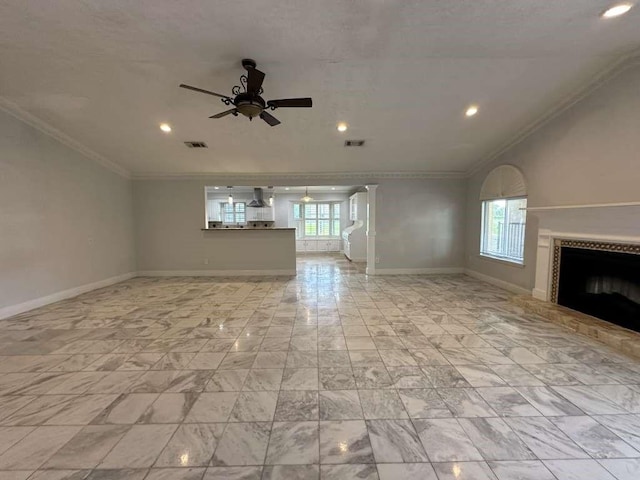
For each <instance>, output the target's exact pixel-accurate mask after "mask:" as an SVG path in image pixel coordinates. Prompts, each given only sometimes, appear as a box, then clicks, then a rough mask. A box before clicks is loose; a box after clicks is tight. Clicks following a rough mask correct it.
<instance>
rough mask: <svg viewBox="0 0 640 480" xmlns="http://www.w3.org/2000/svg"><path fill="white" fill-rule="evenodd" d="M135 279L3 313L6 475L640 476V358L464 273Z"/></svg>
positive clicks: (318, 270)
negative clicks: (524, 306) (571, 329)
mask: <svg viewBox="0 0 640 480" xmlns="http://www.w3.org/2000/svg"><path fill="white" fill-rule="evenodd" d="M298 269H299V273H298V276H297V277H296V278H136V279H132V280H130V281H127V282H124V283H120V284H117V285H114V286H112V287H108V288H104V289H101V290H97V291H94V292H90V293H87V294H84V295H82V296H80V297H77V298H74V299H70V300H67V301H63V302H59V303H56V304H53V305H49V306H47V307H44V308H41V309H38V310H34V311H30V312H27V313H24V314H22V315H18V316H16V317H12V318H9V319H5V320H3V321H0V480H9V479H11V480H25V479H29V480H45V479H47V480H52V479H56V480H62V479H74V480H75V479H88V480H98V479H100V480H108V479H121V480H131V479H135V480H138V479H139V480H143V479H146V480H164V479H167V480H168V479H171V480H214V479H230V480H233V479H256V480H257V479H271V480H277V479H287V480H296V479H301V480H306V479H327V480H329V479H331V480H336V479H353V478H357V479H364V480H373V479H381V480H389V479H393V480H402V479H424V480H449V479H452V480H453V479H457V480H460V479H462V480H464V479H474V480H482V479H493V480H516V479H518V480H529V479H531V480H546V479H556V480H572V479H581V480H582V479H592V480H593V479H596V480H597V479H608V480H612V479H617V480H630V479H638V478H640V363H639V362H637V361H635V360H633V359H631V358H627V357H625V356H623V355H620V354H618V353H616V352H615V351H612V350H611V349H610V348H608V347H606V346H603V345H601V344H598V343H596V342H595V341H593V340H591V339H589V338H587V337H582V336H579V335H577V334H575V333H572V332H569V331H567V330H563V329H562V328H561V327H560V326H558V325H556V324H553V323H549V322H547V321H545V320H542V319H541V318H539V317H536V316H533V315H530V314H525V313H524V312H523V311H522V310H521V309H520V307H518V306H516V305H515V304H513V303H511V302H510V301H509V298H510V294H508V293H507V292H505V291H503V290H500V289H497V288H495V287H493V286H490V285H488V284H485V283H482V282H479V281H477V280H474V279H471V278H469V277H465V276H462V275H453V276H385V277H366V276H365V275H363V273H362V269H361V268H359V267H358V266H357V265H356V266H354V265H353V264H350V263H349V262H347V261H345V260H344V259H341V258H340V257H337V256H325V257H321V256H308V257H307V256H305V257H301V258H300V259H299V262H298Z"/></svg>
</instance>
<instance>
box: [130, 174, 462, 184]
mask: <svg viewBox="0 0 640 480" xmlns="http://www.w3.org/2000/svg"><path fill="white" fill-rule="evenodd" d="M465 177H466V175H465V173H464V172H427V171H424V172H420V171H418V172H309V173H291V172H274V173H267V172H264V173H260V172H254V173H216V172H140V173H133V174H132V178H133V180H200V181H211V182H216V183H219V184H221V185H225V184H236V185H237V184H243V185H247V186H252V185H256V186H261V185H265V184H267V183H269V184H271V183H275V184H278V185H279V186H287V185H291V186H297V185H296V184H295V182H301V181H304V180H312V181H316V182H321V181H327V180H329V181H341V183H342V184H344V183H345V182H344V181H345V180H354V181H356V183H360V184H362V183H366V182H367V181H371V180H377V179H384V178H400V179H403V178H406V179H412V178H415V179H422V178H465ZM289 182H292V183H289ZM303 183H309V182H303ZM317 184H318V185H323V183H317ZM309 186H312V185H311V184H309Z"/></svg>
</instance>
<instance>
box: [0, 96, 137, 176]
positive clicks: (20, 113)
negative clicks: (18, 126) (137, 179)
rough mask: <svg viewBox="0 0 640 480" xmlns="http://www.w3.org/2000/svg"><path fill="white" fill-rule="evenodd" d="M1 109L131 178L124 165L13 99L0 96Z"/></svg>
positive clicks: (101, 164)
mask: <svg viewBox="0 0 640 480" xmlns="http://www.w3.org/2000/svg"><path fill="white" fill-rule="evenodd" d="M0 109H1V110H3V111H5V112H7V113H8V114H9V115H11V116H12V117H14V118H17V119H18V120H20V121H21V122H23V123H26V124H27V125H29V126H30V127H33V128H35V129H36V130H38V131H39V132H42V133H44V134H45V135H47V136H49V137H51V138H54V139H55V140H57V141H58V142H60V143H62V144H63V145H66V146H67V147H69V148H71V149H73V150H75V151H76V152H78V153H80V154H82V155H84V156H85V157H87V158H88V159H90V160H93V161H94V162H96V163H98V164H99V165H100V166H102V167H104V168H106V169H107V170H110V171H112V172H114V173H117V174H118V175H120V176H121V177H124V178H126V179H130V178H131V173H130V172H129V170H127V169H126V168H124V167H122V166H121V165H118V164H117V163H115V162H113V161H111V160H109V159H108V158H105V157H103V156H102V155H100V154H99V153H96V152H94V151H93V150H91V149H90V148H89V147H87V146H86V145H83V144H82V143H80V142H78V141H77V140H74V139H73V138H71V137H70V136H69V135H67V134H66V133H63V132H61V131H60V130H58V129H57V128H55V127H54V126H52V125H49V124H48V123H47V122H45V121H44V120H41V119H39V118H38V117H36V116H35V115H32V114H31V113H29V112H27V111H26V110H23V109H22V108H21V107H20V106H18V105H17V104H16V103H14V102H12V101H11V100H9V99H7V98H5V97H3V96H0Z"/></svg>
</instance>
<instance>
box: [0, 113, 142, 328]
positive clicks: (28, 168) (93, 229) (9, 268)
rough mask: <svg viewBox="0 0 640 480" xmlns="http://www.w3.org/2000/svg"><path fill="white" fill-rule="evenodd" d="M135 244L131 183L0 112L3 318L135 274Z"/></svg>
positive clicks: (0, 296)
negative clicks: (44, 300)
mask: <svg viewBox="0 0 640 480" xmlns="http://www.w3.org/2000/svg"><path fill="white" fill-rule="evenodd" d="M133 241H134V240H133V215H132V194H131V182H130V181H129V180H126V179H124V178H122V177H121V176H119V175H117V174H115V173H113V172H111V171H109V170H106V169H105V168H103V167H102V166H100V165H98V164H97V163H96V162H95V161H93V160H90V159H88V158H86V157H84V156H83V155H81V154H80V153H78V152H77V151H75V150H73V149H70V148H69V147H67V146H65V145H63V144H62V143H60V142H58V141H57V140H55V139H53V138H52V137H50V136H48V135H45V134H43V133H41V132H40V131H38V130H36V129H35V128H32V127H31V126H29V125H27V124H25V123H23V122H21V121H19V120H17V119H16V118H14V117H13V116H11V115H9V114H7V113H5V112H4V111H1V110H0V316H7V315H8V314H12V313H17V312H18V311H21V310H25V309H28V307H29V306H30V307H31V308H33V307H35V306H37V303H38V302H37V299H41V298H42V297H46V296H50V295H54V294H58V293H60V292H63V291H66V290H69V289H74V288H77V287H81V286H83V285H87V284H92V283H94V282H99V281H102V280H105V279H109V278H112V277H116V276H120V275H123V274H127V273H129V272H133V271H134V270H135V269H136V266H135V253H134V244H133ZM25 302H32V303H30V304H28V305H22V306H20V305H21V304H24V303H25Z"/></svg>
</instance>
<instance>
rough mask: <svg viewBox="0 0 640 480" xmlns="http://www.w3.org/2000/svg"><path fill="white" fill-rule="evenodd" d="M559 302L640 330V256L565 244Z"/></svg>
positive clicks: (561, 260) (561, 264) (561, 256)
mask: <svg viewBox="0 0 640 480" xmlns="http://www.w3.org/2000/svg"><path fill="white" fill-rule="evenodd" d="M558 303H559V304H560V305H564V306H565V307H569V308H572V309H574V310H578V311H580V312H583V313H587V314H589V315H593V316H594V317H598V318H601V319H602V320H606V321H608V322H611V323H615V324H617V325H620V326H621V327H625V328H629V329H631V330H635V331H637V332H640V255H636V254H630V253H620V252H608V251H602V250H589V249H584V248H573V247H562V249H561V250H560V278H559V282H558Z"/></svg>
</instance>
